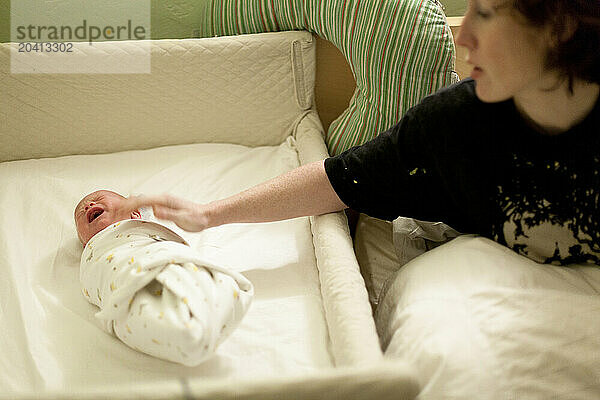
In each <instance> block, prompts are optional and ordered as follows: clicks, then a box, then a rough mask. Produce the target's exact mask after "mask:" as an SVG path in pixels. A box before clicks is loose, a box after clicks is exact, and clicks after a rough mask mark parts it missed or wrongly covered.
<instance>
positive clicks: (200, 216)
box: [125, 194, 210, 232]
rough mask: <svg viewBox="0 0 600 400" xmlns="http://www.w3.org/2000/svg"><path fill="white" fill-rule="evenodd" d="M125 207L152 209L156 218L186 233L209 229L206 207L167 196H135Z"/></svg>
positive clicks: (128, 200)
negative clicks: (172, 224) (174, 225)
mask: <svg viewBox="0 0 600 400" xmlns="http://www.w3.org/2000/svg"><path fill="white" fill-rule="evenodd" d="M125 204H126V207H127V208H130V209H132V210H135V209H138V208H140V207H152V211H153V212H154V215H155V216H156V218H159V219H166V220H169V221H173V222H174V223H175V224H177V226H179V227H180V228H181V229H184V230H186V231H188V232H199V231H202V230H204V229H206V228H210V226H209V221H208V215H207V212H206V207H204V206H202V205H201V204H197V203H194V202H191V201H189V200H185V199H181V198H179V197H175V196H171V195H168V194H162V195H154V196H144V195H142V196H135V197H130V198H128V199H127V200H126V203H125Z"/></svg>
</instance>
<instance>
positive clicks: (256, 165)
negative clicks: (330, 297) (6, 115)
mask: <svg viewBox="0 0 600 400" xmlns="http://www.w3.org/2000/svg"><path fill="white" fill-rule="evenodd" d="M295 146H296V144H295V140H294V139H293V138H292V137H289V138H288V139H287V140H286V141H285V142H284V143H282V144H281V145H279V146H267V147H256V148H250V147H244V146H240V145H233V144H193V145H179V146H171V147H163V148H157V149H152V150H145V151H129V152H121V153H115V154H106V155H79V156H67V157H61V158H54V159H38V160H27V161H16V162H8V163H3V164H0V182H1V186H2V192H1V193H0V204H2V207H1V209H0V248H1V250H0V265H1V269H2V272H3V275H4V279H2V280H1V283H0V298H1V301H0V303H1V304H3V306H4V307H3V308H4V309H3V310H2V314H3V318H2V319H3V325H4V327H3V329H2V330H1V331H0V332H1V333H0V335H1V336H2V338H1V341H2V343H3V348H4V351H3V357H2V358H1V361H0V364H1V368H0V371H1V372H0V391H4V392H5V391H9V392H10V391H15V392H19V391H31V390H34V391H42V390H61V389H64V388H67V387H68V388H70V389H72V390H73V389H74V390H77V388H80V389H81V388H82V385H83V386H84V387H93V386H95V385H107V384H108V383H111V384H115V385H119V384H124V383H128V382H136V383H140V382H141V381H155V380H161V379H165V378H169V377H172V376H177V377H186V376H195V377H198V376H200V377H207V378H215V377H222V376H227V377H234V378H240V377H245V378H248V377H260V376H263V377H264V376H272V375H279V374H283V375H293V374H298V373H305V372H308V371H311V370H315V369H320V368H324V367H330V366H332V365H333V362H332V358H331V356H330V352H329V344H328V342H329V336H328V330H327V325H326V321H325V317H324V312H323V304H322V300H321V294H320V288H319V277H318V272H317V267H316V259H315V252H314V248H313V242H312V234H311V227H310V221H309V219H308V218H296V219H293V220H288V221H282V222H274V223H263V224H232V225H226V226H221V227H216V228H213V229H209V230H206V231H204V232H200V233H194V234H190V233H187V234H186V233H183V234H182V235H184V237H185V238H186V239H187V240H188V242H189V243H190V244H191V245H192V246H193V247H199V246H203V247H204V250H203V251H204V252H205V253H207V254H208V255H209V256H210V258H212V259H214V260H218V262H219V263H221V264H222V265H224V266H229V267H231V268H232V269H234V270H236V271H239V272H241V273H243V274H244V275H245V276H246V277H247V278H248V279H250V281H252V283H253V284H254V287H255V293H256V294H255V298H254V301H253V304H252V306H251V308H250V310H249V312H248V314H247V315H246V317H245V318H244V319H243V321H242V323H241V325H240V326H239V328H237V330H235V331H234V332H233V334H232V335H231V336H230V337H229V338H228V339H227V340H226V341H225V342H224V343H223V344H222V345H221V346H220V347H219V348H218V350H217V353H216V355H215V356H214V357H213V358H212V359H210V360H209V361H207V362H206V363H204V364H202V365H200V366H198V367H195V368H189V367H184V366H181V365H178V364H174V363H170V362H167V361H162V360H159V359H156V358H153V357H150V356H147V355H144V354H142V353H139V352H136V351H134V350H132V349H130V348H128V347H127V346H125V345H124V344H122V343H121V342H120V341H119V340H118V339H117V338H116V337H113V336H110V335H108V334H107V333H105V332H104V331H103V330H102V329H101V328H100V322H99V321H98V320H96V319H95V317H94V313H95V312H97V311H98V309H97V308H96V307H95V306H93V305H90V304H88V303H87V301H86V300H85V299H84V298H83V296H82V294H81V289H80V286H79V258H80V255H81V250H82V246H81V244H80V243H79V241H78V239H77V236H76V231H75V227H74V223H73V208H74V206H75V205H76V204H77V202H78V201H79V199H80V198H81V197H82V196H83V195H85V194H86V193H89V192H91V191H93V190H96V189H101V188H106V189H110V190H114V191H117V192H119V193H122V194H125V195H127V194H130V193H146V194H150V193H162V192H169V193H172V194H175V195H178V196H182V197H186V198H188V199H193V200H195V201H198V202H209V201H211V200H215V199H219V198H223V197H226V196H229V195H231V194H234V193H236V192H238V191H240V190H243V189H245V188H247V187H250V186H252V185H255V184H258V183H260V182H262V181H265V180H267V179H269V178H271V177H274V176H276V175H279V174H281V173H284V172H286V171H288V170H290V169H292V168H294V167H296V166H298V165H299V160H298V154H297V152H296V149H295ZM170 226H171V227H174V225H170Z"/></svg>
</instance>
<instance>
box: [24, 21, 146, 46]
mask: <svg viewBox="0 0 600 400" xmlns="http://www.w3.org/2000/svg"><path fill="white" fill-rule="evenodd" d="M16 39H17V41H18V42H49V41H59V42H65V41H73V40H76V41H82V40H84V41H88V42H89V43H92V42H94V41H97V40H98V39H100V40H124V39H127V40H132V39H135V40H143V39H146V28H145V27H144V26H143V25H134V24H133V22H132V20H130V19H129V20H127V24H125V25H116V26H113V25H104V26H96V25H91V24H89V23H88V21H87V20H85V19H84V20H83V22H82V23H81V24H80V25H78V26H75V27H73V26H70V25H60V26H56V25H48V26H46V25H41V26H40V25H32V24H29V25H27V26H25V25H19V26H17V27H16Z"/></svg>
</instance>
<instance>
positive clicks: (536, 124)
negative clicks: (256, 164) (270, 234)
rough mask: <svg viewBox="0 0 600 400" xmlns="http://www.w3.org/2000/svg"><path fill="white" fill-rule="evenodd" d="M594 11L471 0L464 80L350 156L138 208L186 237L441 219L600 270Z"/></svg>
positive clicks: (591, 6)
mask: <svg viewBox="0 0 600 400" xmlns="http://www.w3.org/2000/svg"><path fill="white" fill-rule="evenodd" d="M599 8H600V7H599V6H598V2H597V0H510V1H506V0H472V1H470V2H469V8H468V10H467V13H466V15H465V18H464V20H463V25H462V26H461V30H460V32H459V35H458V37H457V40H456V41H457V44H459V45H461V46H465V47H466V48H467V49H468V52H469V56H468V58H467V60H468V62H469V63H470V64H472V65H473V67H474V68H473V71H472V73H471V77H472V79H466V80H463V81H461V82H459V83H458V84H456V85H453V86H451V87H449V88H445V89H442V90H440V91H439V92H437V93H436V94H434V95H432V96H429V97H427V98H425V99H424V100H423V101H422V102H421V103H420V104H419V105H418V106H416V107H414V108H413V109H411V110H409V111H408V112H407V113H406V115H405V116H404V117H403V118H402V120H401V121H400V122H399V123H398V124H397V125H396V126H394V127H393V128H391V129H390V130H388V131H387V132H384V133H382V134H380V135H379V136H378V137H376V138H375V139H374V140H372V141H370V142H368V143H366V144H364V145H363V146H359V147H355V148H353V149H350V150H348V151H346V152H344V153H343V154H340V155H339V156H336V157H332V158H328V159H326V160H324V161H319V162H315V163H312V164H309V165H305V166H303V167H300V168H298V169H296V170H294V171H291V172H289V173H287V174H285V175H282V176H280V177H278V178H275V179H273V180H271V181H268V182H266V183H263V184H261V185H259V186H256V187H254V188H251V189H249V190H247V191H244V192H242V193H239V194H237V195H234V196H232V197H230V198H227V199H224V200H220V201H216V202H212V203H209V204H205V205H200V204H195V203H192V202H189V201H186V200H182V199H177V198H173V197H171V196H166V195H164V196H157V197H140V198H134V199H131V200H130V207H131V208H132V209H135V208H137V207H140V206H145V205H152V206H153V207H154V211H155V214H156V216H157V217H159V218H165V219H170V220H173V221H174V222H176V223H177V224H178V225H179V226H180V227H182V228H184V229H187V230H190V231H200V230H203V229H206V228H209V227H214V226H218V225H222V224H227V223H233V222H266V221H276V220H281V219H287V218H294V217H298V216H306V215H318V214H323V213H328V212H334V211H339V210H342V209H345V208H347V207H351V208H353V209H355V210H357V211H360V212H364V213H366V214H368V215H371V216H373V217H378V218H384V219H388V220H392V219H395V218H396V217H398V216H405V217H412V218H416V219H419V220H428V221H443V222H445V223H447V224H449V225H451V226H452V227H453V228H455V229H456V230H458V231H460V232H464V233H476V234H481V235H483V236H486V237H489V238H491V239H493V240H496V241H497V242H500V243H502V244H505V245H507V246H508V247H510V248H512V249H513V250H515V251H517V252H519V253H521V254H523V255H525V256H527V257H529V258H531V259H534V260H536V261H539V262H546V263H558V264H570V263H582V262H589V263H595V264H599V265H600V229H599V224H600V218H598V215H600V208H599V206H600V204H599V203H600V200H599V196H600V101H598V97H599V92H600V86H599V82H600V76H599V74H600V58H599V57H598V49H600V9H599Z"/></svg>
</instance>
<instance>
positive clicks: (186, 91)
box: [0, 31, 316, 162]
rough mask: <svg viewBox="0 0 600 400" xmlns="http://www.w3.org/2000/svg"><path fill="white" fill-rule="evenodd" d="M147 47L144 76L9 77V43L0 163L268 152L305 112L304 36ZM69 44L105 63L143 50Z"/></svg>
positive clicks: (0, 67) (1, 93) (310, 85)
mask: <svg viewBox="0 0 600 400" xmlns="http://www.w3.org/2000/svg"><path fill="white" fill-rule="evenodd" d="M257 39H258V40H257ZM142 42H145V44H144V43H142ZM149 42H150V43H149V44H150V46H149V49H150V52H151V73H128V74H108V73H85V74H82V73H80V74H74V73H60V74H59V73H27V74H22V73H13V72H11V68H12V69H13V70H18V68H17V67H18V65H14V63H15V60H11V54H12V53H14V52H17V51H18V50H17V44H16V43H5V44H0V81H1V82H2V85H0V162H2V161H9V160H19V159H28V158H42V157H57V156H63V155H72V154H100V153H111V152H117V151H125V150H139V149H148V148H153V147H159V146H167V145H175V144H188V143H206V142H220V143H237V144H241V145H246V146H272V145H277V144H279V143H281V142H283V141H284V140H285V138H286V137H288V136H289V135H290V134H291V133H292V130H293V127H294V124H295V122H296V121H297V120H298V118H299V116H300V115H301V114H302V113H304V112H305V111H306V110H308V109H310V108H311V107H313V104H314V101H313V89H314V79H315V47H316V45H315V41H314V40H313V37H312V35H311V34H310V33H308V32H298V31H297V32H278V33H264V34H260V35H258V36H250V35H244V36H235V37H227V38H225V37H221V38H210V39H185V40H152V41H149ZM73 46H74V49H75V50H74V51H75V52H79V53H78V54H80V53H81V54H84V55H85V54H87V55H90V56H91V55H93V56H96V57H98V58H99V59H101V60H102V62H103V63H106V64H107V65H108V64H123V63H126V62H128V61H127V60H130V58H128V57H130V56H131V54H137V53H136V52H139V51H142V49H143V48H148V42H147V41H116V42H97V43H94V45H93V46H89V45H88V44H87V43H85V42H83V43H74V44H73ZM144 46H145V47H144ZM35 56H39V57H45V55H44V54H38V55H35ZM11 61H12V63H13V65H11ZM39 64H42V65H43V64H44V63H43V62H39V61H38V65H39ZM256 132H261V134H260V135H257V134H256Z"/></svg>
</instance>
